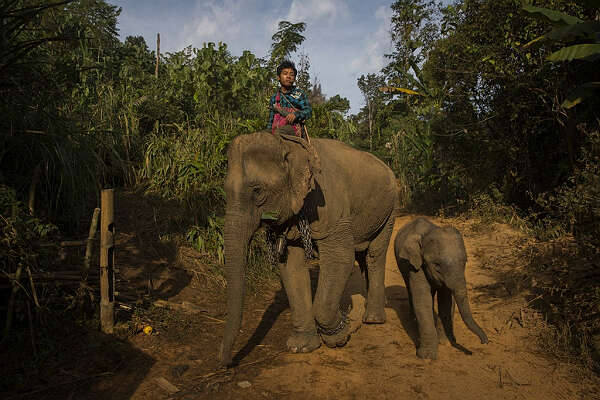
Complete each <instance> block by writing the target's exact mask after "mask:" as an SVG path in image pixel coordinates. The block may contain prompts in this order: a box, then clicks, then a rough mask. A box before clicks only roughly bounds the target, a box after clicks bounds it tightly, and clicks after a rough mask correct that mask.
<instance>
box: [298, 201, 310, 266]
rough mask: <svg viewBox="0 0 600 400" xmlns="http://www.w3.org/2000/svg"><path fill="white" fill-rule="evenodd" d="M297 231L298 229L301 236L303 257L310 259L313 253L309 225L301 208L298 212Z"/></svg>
mask: <svg viewBox="0 0 600 400" xmlns="http://www.w3.org/2000/svg"><path fill="white" fill-rule="evenodd" d="M298 231H300V237H301V238H302V246H303V247H304V258H306V259H307V260H310V259H311V258H312V255H313V245H312V238H311V237H310V226H309V225H308V219H307V218H306V216H305V215H304V213H303V212H302V210H300V214H298Z"/></svg>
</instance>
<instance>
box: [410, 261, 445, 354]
mask: <svg viewBox="0 0 600 400" xmlns="http://www.w3.org/2000/svg"><path fill="white" fill-rule="evenodd" d="M409 279H410V293H411V296H412V302H413V307H414V311H415V316H416V318H417V325H418V327H419V346H418V348H417V357H419V358H430V359H432V360H435V359H437V352H438V338H437V332H436V328H435V322H434V320H433V299H432V296H431V288H430V286H429V282H428V281H427V278H426V277H425V274H424V273H423V270H419V271H410V278H409Z"/></svg>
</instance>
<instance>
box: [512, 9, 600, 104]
mask: <svg viewBox="0 0 600 400" xmlns="http://www.w3.org/2000/svg"><path fill="white" fill-rule="evenodd" d="M523 9H524V10H525V11H527V12H529V13H532V14H534V15H535V14H537V13H540V14H542V15H543V16H545V17H546V18H547V19H548V20H549V21H551V22H552V23H553V25H554V26H555V28H554V29H553V30H552V31H550V32H549V33H546V34H545V35H542V36H540V37H538V38H536V39H534V40H532V41H531V42H529V43H528V44H527V45H525V47H527V46H530V45H532V44H533V43H537V42H539V41H540V40H543V39H547V40H550V41H552V42H563V43H567V45H566V46H563V47H562V48H561V49H559V50H556V51H554V52H553V53H552V54H550V55H549V56H548V57H547V59H548V60H549V61H553V62H558V61H573V60H585V61H589V62H593V61H595V60H599V59H600V22H598V21H583V20H581V19H579V18H577V17H574V16H571V15H568V14H565V13H562V12H558V11H555V10H549V9H547V8H540V7H532V6H524V7H523ZM581 42H584V43H581ZM599 86H600V83H598V82H587V83H584V84H581V85H579V86H577V87H575V89H572V90H571V91H570V93H569V94H568V95H567V98H566V99H565V100H564V101H563V103H562V104H561V105H562V106H563V107H565V108H567V109H569V108H572V107H575V106H576V105H578V104H579V103H581V102H582V101H584V100H585V99H587V98H589V97H591V96H592V95H593V94H594V91H595V90H597V89H598V87H599Z"/></svg>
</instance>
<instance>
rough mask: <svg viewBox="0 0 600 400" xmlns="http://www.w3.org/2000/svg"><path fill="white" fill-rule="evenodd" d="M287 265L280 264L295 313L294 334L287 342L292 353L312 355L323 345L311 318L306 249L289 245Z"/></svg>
mask: <svg viewBox="0 0 600 400" xmlns="http://www.w3.org/2000/svg"><path fill="white" fill-rule="evenodd" d="M287 250H288V255H287V263H285V264H280V274H281V280H282V282H283V286H284V287H285V291H286V293H287V296H288V301H289V303H290V310H291V314H292V325H293V331H292V334H291V336H290V337H289V339H288V341H287V348H288V350H289V351H290V352H292V353H309V352H311V351H313V350H315V349H317V348H319V346H321V338H319V335H317V330H316V327H315V321H314V319H313V316H312V298H311V295H312V293H311V288H310V274H309V271H308V268H307V267H306V264H305V261H304V249H303V248H301V247H295V246H288V248H287Z"/></svg>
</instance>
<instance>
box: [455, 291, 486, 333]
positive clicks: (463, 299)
mask: <svg viewBox="0 0 600 400" xmlns="http://www.w3.org/2000/svg"><path fill="white" fill-rule="evenodd" d="M461 286H462V287H461V288H460V289H458V290H454V291H453V294H454V300H456V305H457V306H458V311H459V312H460V316H461V318H462V320H463V322H464V323H465V325H466V326H467V328H469V330H471V332H473V333H474V334H476V335H477V336H479V339H480V340H481V343H487V342H488V338H487V336H486V334H485V332H484V331H483V329H481V327H480V326H479V325H477V322H475V320H474V319H473V315H472V314H471V307H470V306H469V297H468V295H467V288H466V283H464V284H463V285H461Z"/></svg>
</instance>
